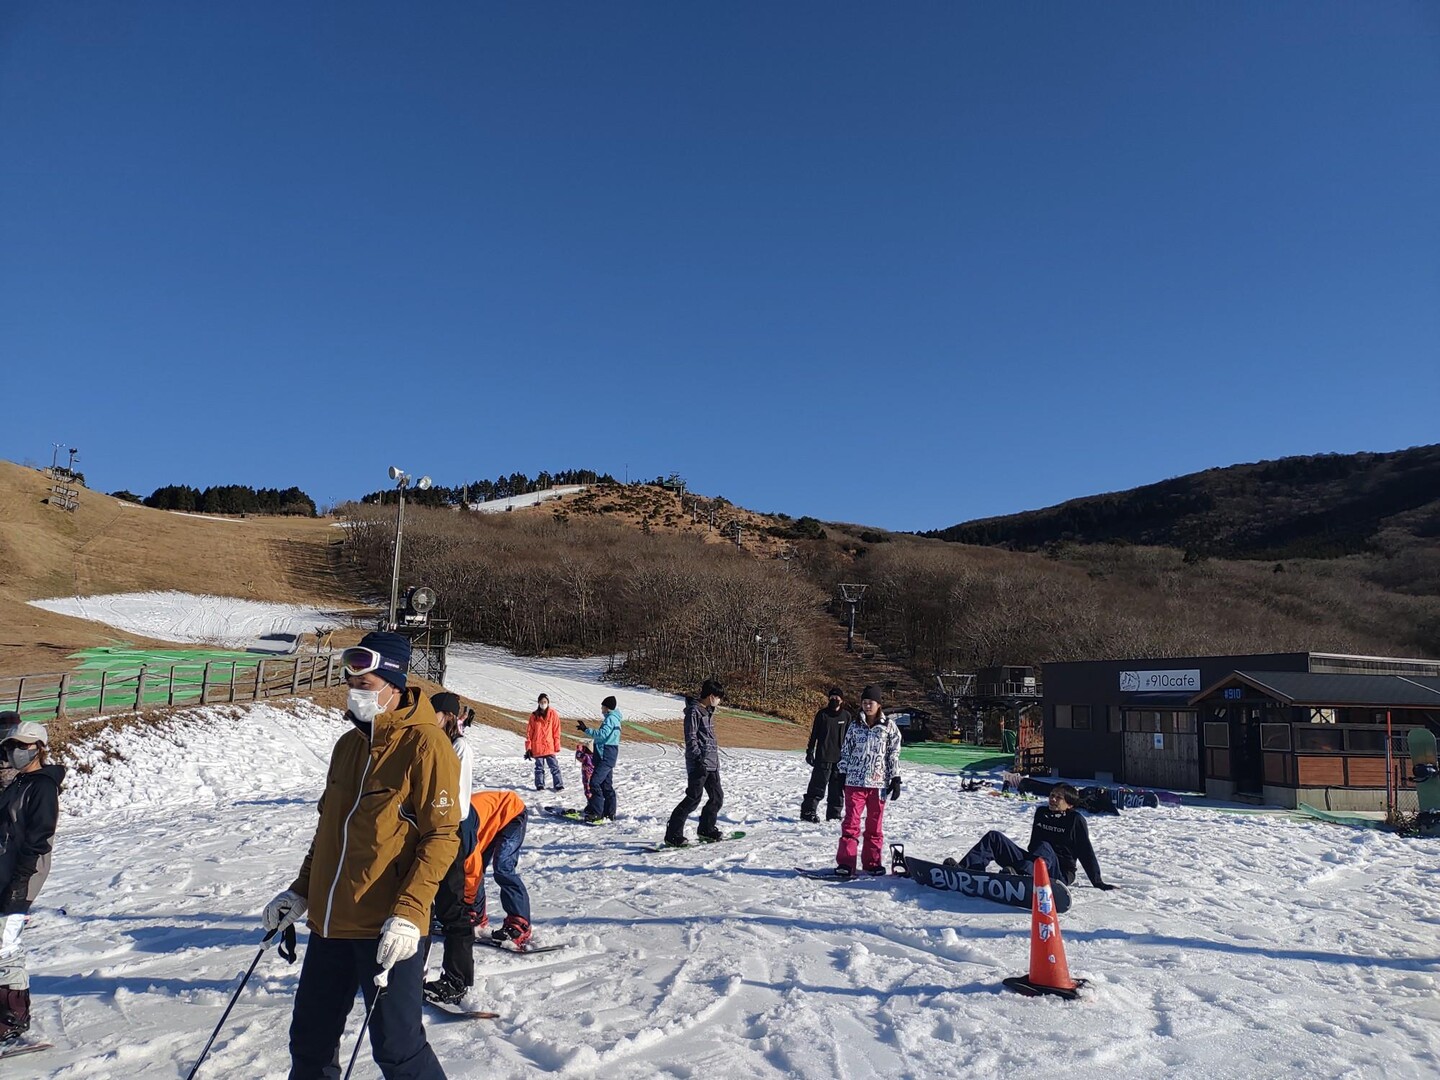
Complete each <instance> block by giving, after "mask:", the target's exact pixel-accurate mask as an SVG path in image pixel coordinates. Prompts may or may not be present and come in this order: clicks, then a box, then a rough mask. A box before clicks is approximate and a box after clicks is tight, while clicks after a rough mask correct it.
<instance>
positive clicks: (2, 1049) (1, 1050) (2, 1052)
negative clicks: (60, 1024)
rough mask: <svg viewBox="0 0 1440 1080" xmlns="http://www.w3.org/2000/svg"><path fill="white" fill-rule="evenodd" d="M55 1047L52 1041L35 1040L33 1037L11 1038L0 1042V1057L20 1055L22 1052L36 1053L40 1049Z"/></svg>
mask: <svg viewBox="0 0 1440 1080" xmlns="http://www.w3.org/2000/svg"><path fill="white" fill-rule="evenodd" d="M53 1049H55V1044H54V1043H47V1042H36V1041H35V1040H33V1039H11V1040H10V1041H8V1042H0V1058H10V1057H20V1056H21V1055H22V1054H38V1053H39V1052H40V1051H41V1050H53Z"/></svg>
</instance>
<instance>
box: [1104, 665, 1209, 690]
mask: <svg viewBox="0 0 1440 1080" xmlns="http://www.w3.org/2000/svg"><path fill="white" fill-rule="evenodd" d="M1181 691H1189V692H1190V693H1192V694H1198V693H1199V692H1200V669H1199V668H1194V669H1191V670H1188V671H1186V670H1172V671H1122V672H1120V692H1121V693H1122V694H1175V693H1180V692H1181Z"/></svg>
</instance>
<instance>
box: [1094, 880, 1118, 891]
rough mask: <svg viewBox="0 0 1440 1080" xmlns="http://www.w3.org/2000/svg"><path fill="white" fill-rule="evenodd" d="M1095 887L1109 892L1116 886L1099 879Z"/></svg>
mask: <svg viewBox="0 0 1440 1080" xmlns="http://www.w3.org/2000/svg"><path fill="white" fill-rule="evenodd" d="M1095 888H1097V889H1099V890H1100V891H1101V892H1109V891H1110V890H1111V889H1113V888H1115V886H1114V885H1111V884H1109V883H1108V882H1104V881H1097V882H1095Z"/></svg>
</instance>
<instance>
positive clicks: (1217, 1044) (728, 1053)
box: [3, 704, 1440, 1080]
mask: <svg viewBox="0 0 1440 1080" xmlns="http://www.w3.org/2000/svg"><path fill="white" fill-rule="evenodd" d="M343 730H344V725H343V721H342V720H341V718H340V717H339V715H338V714H337V713H335V712H332V711H328V710H324V709H320V708H318V707H315V706H312V705H301V706H300V707H298V709H297V710H296V711H295V712H294V713H293V714H292V713H289V712H286V711H282V709H280V708H278V707H276V706H275V705H271V704H258V705H253V706H246V707H243V708H242V707H231V706H227V707H223V708H221V707H209V708H206V709H196V710H194V711H192V712H190V713H187V714H185V717H184V718H182V719H180V720H178V721H176V722H175V723H174V724H172V725H170V726H168V727H163V728H157V727H143V728H130V729H126V730H123V731H120V732H117V733H110V734H107V735H105V736H102V737H101V738H100V740H99V741H97V742H95V743H93V744H91V746H90V748H89V749H88V751H87V752H86V753H85V754H84V759H85V760H86V762H87V767H88V768H89V769H90V771H89V772H86V773H81V772H75V773H72V776H71V779H70V781H69V783H68V784H67V787H66V790H65V793H64V796H63V802H64V806H65V818H64V821H63V823H62V828H61V832H60V836H59V839H58V842H57V847H56V855H55V869H54V872H53V875H52V877H51V880H50V881H49V883H48V884H47V886H46V889H45V891H44V893H43V894H42V896H41V898H40V903H39V905H38V906H37V909H36V911H35V912H34V917H33V921H32V925H31V926H30V927H29V929H28V930H27V932H26V943H27V946H28V947H29V951H30V959H31V971H32V977H33V992H34V995H35V1024H36V1029H37V1032H38V1033H39V1034H42V1035H44V1036H45V1037H46V1038H48V1039H51V1040H52V1041H54V1042H55V1043H56V1047H57V1048H56V1049H55V1050H53V1051H48V1052H46V1053H44V1054H41V1055H37V1056H35V1057H32V1058H27V1059H20V1060H17V1061H16V1062H13V1063H11V1062H7V1063H6V1067H5V1069H4V1070H3V1071H4V1075H5V1077H6V1078H7V1080H10V1078H12V1077H15V1078H19V1077H29V1076H35V1077H74V1078H80V1077H84V1078H87V1080H88V1078H101V1077H117V1078H118V1077H127V1078H128V1077H135V1076H183V1075H185V1073H186V1072H187V1071H188V1069H189V1066H190V1064H191V1063H192V1062H193V1060H194V1056H195V1055H196V1054H198V1053H199V1050H200V1048H201V1047H202V1046H203V1045H204V1043H205V1040H206V1038H207V1037H208V1035H209V1032H210V1030H211V1028H212V1027H213V1026H214V1024H215V1023H216V1021H217V1020H218V1019H219V1016H220V1013H221V1011H222V1010H223V1008H224V1006H225V1002H226V1001H227V1000H228V998H229V996H230V994H231V993H232V992H233V990H234V987H235V986H236V985H237V981H238V975H239V973H240V972H242V971H243V970H244V969H245V967H246V966H247V965H248V964H249V962H250V959H251V958H252V957H253V956H254V954H255V948H256V946H257V943H258V940H259V937H260V934H261V931H260V929H259V923H258V913H259V911H260V908H261V907H262V906H263V905H264V903H265V901H266V900H268V899H269V898H270V896H271V895H272V894H273V893H274V892H276V891H278V890H279V889H281V888H283V887H284V886H285V885H286V884H287V883H288V881H289V879H290V876H291V874H292V873H293V871H294V869H295V867H296V866H297V865H298V863H299V860H300V858H301V857H302V855H303V854H304V850H305V847H306V844H307V842H308V839H309V836H310V833H311V830H312V829H313V827H314V820H315V809H314V803H315V799H316V798H317V797H318V795H319V793H320V790H321V786H322V782H323V775H324V769H325V762H326V759H327V757H328V754H329V751H330V747H331V744H332V743H333V741H334V739H335V738H337V737H338V736H339V734H340V733H341V732H342V731H343ZM471 738H472V740H473V741H474V744H475V748H476V751H477V754H478V758H479V764H478V772H479V779H480V782H481V783H483V784H488V785H491V786H497V787H516V788H518V789H520V790H521V791H522V792H525V788H526V782H527V780H528V779H529V776H530V767H529V765H528V763H527V762H524V761H522V760H521V757H520V754H521V743H520V740H519V739H518V738H517V737H515V736H513V735H510V734H508V733H504V732H500V731H497V730H495V729H489V728H481V729H476V730H474V731H473V732H472V735H471ZM563 765H564V768H565V771H566V776H567V779H568V780H569V788H568V789H567V791H566V792H565V793H564V796H568V799H566V801H567V802H569V803H571V804H574V803H576V802H577V801H578V798H577V793H578V791H579V778H578V776H576V774H575V764H574V762H573V761H570V760H568V759H567V760H565V761H564V763H563ZM807 772H808V770H807V769H806V768H805V766H804V763H803V761H802V760H801V759H800V756H799V755H798V754H786V753H779V752H767V751H730V752H728V753H727V754H726V756H725V759H724V772H723V775H724V780H725V786H726V793H727V796H726V798H727V801H726V809H725V811H724V812H723V814H722V823H723V824H724V825H726V826H727V827H730V828H740V829H745V830H747V831H748V833H749V835H748V836H747V837H746V838H745V839H743V840H739V841H735V842H732V843H726V844H724V845H720V846H717V847H708V848H703V849H698V850H689V851H682V852H666V853H662V854H640V853H638V852H637V850H636V849H637V848H638V847H639V846H641V845H642V844H646V843H652V842H654V841H655V840H656V839H657V838H658V837H659V836H660V834H661V832H662V830H663V819H664V816H665V815H666V814H667V813H668V811H669V809H670V807H671V806H672V804H673V803H674V801H675V800H676V798H677V797H678V795H679V792H680V788H681V787H682V785H683V776H684V770H683V763H682V761H681V759H680V757H679V756H678V754H677V752H676V750H675V749H674V748H673V747H668V746H664V745H659V744H647V745H640V744H625V745H622V750H621V757H620V766H619V769H618V771H617V778H616V787H617V790H618V791H619V794H620V813H621V820H620V822H619V823H618V824H616V825H614V826H611V827H607V828H588V827H585V826H581V825H576V824H571V823H569V822H566V821H563V820H560V819H552V818H549V817H546V816H543V815H539V814H536V815H534V816H532V818H531V822H530V830H529V838H528V841H527V845H526V853H525V855H524V858H523V859H522V862H521V870H522V872H523V874H524V875H525V878H526V881H527V884H528V886H529V888H530V892H531V895H532V899H533V901H534V917H535V923H536V927H537V937H540V938H543V939H544V940H546V941H549V942H564V943H566V944H567V945H568V946H569V947H568V948H567V949H565V950H563V951H560V952H555V953H547V954H543V955H539V956H535V957H510V956H503V955H491V954H488V953H487V954H485V955H484V956H477V958H476V960H477V970H478V972H479V976H478V981H477V986H476V988H475V991H474V994H473V997H472V1003H473V1004H474V1005H476V1006H481V1007H486V1008H493V1009H495V1010H496V1011H498V1012H500V1013H501V1014H502V1019H500V1020H499V1021H495V1022H468V1021H460V1022H456V1021H453V1020H450V1019H449V1018H446V1017H443V1016H440V1015H438V1014H437V1015H434V1016H431V1017H429V1018H428V1019H429V1023H430V1036H431V1040H432V1042H433V1043H434V1045H435V1047H436V1049H437V1051H438V1053H439V1055H440V1057H441V1059H442V1060H443V1061H444V1063H445V1066H446V1069H447V1072H448V1074H449V1075H450V1076H451V1077H455V1078H466V1077H475V1078H479V1077H487V1078H512V1077H513V1078H520V1077H529V1076H533V1075H535V1074H537V1073H555V1074H558V1075H563V1076H605V1077H626V1078H649V1077H655V1078H659V1077H666V1078H671V1077H717V1078H742V1077H745V1078H748V1077H763V1078H775V1080H781V1078H789V1077H807V1078H815V1080H828V1078H831V1077H851V1078H861V1077H917V1078H919V1077H942V1076H999V1075H1046V1074H1048V1073H1049V1072H1051V1071H1052V1070H1058V1071H1059V1072H1060V1073H1062V1074H1063V1075H1067V1076H1076V1077H1092V1076H1093V1077H1106V1078H1112V1077H1137V1078H1139V1077H1147V1078H1148V1077H1155V1076H1161V1075H1164V1076H1171V1077H1195V1078H1203V1080H1215V1078H1223V1077H1235V1078H1240V1077H1245V1078H1250V1077H1260V1076H1279V1075H1289V1076H1304V1077H1307V1078H1317V1077H1387V1078H1388V1077H1433V1076H1434V1075H1436V1074H1437V1071H1440V1059H1437V1050H1440V1034H1437V1033H1440V998H1437V990H1440V940H1437V924H1440V916H1437V913H1436V905H1435V897H1436V895H1437V888H1440V881H1437V874H1436V871H1435V869H1434V867H1435V865H1436V862H1437V856H1440V843H1437V842H1436V841H1407V840H1402V839H1399V838H1397V837H1393V836H1388V835H1384V834H1380V833H1376V832H1368V831H1349V830H1346V829H1343V828H1340V827H1336V826H1331V825H1325V824H1319V823H1317V824H1303V823H1296V822H1290V821H1288V820H1284V819H1280V818H1271V817H1241V816H1230V815H1223V814H1217V813H1215V812H1213V811H1208V810H1200V809H1190V808H1173V809H1172V808H1165V809H1160V810H1135V811H1127V812H1126V813H1125V814H1123V815H1122V816H1121V817H1119V818H1094V819H1092V820H1091V828H1092V832H1093V835H1094V837H1095V841H1096V846H1097V848H1098V851H1099V854H1100V858H1101V861H1102V865H1103V866H1104V868H1105V871H1106V874H1107V876H1108V877H1110V878H1111V879H1112V880H1114V881H1116V882H1118V883H1119V884H1120V886H1121V888H1120V889H1119V890H1117V891H1115V892H1110V893H1101V892H1097V891H1095V890H1093V889H1088V888H1077V890H1076V895H1075V904H1074V907H1073V908H1072V909H1071V910H1070V912H1069V913H1068V915H1067V916H1065V917H1064V918H1062V927H1063V932H1064V936H1065V941H1066V945H1067V948H1068V950H1069V960H1070V966H1071V970H1072V972H1074V973H1075V974H1077V975H1081V976H1085V977H1087V978H1089V979H1090V980H1091V981H1092V987H1091V989H1090V990H1088V991H1087V992H1086V994H1085V997H1084V999H1083V1000H1082V1001H1079V1002H1076V1003H1070V1004H1065V1003H1061V1002H1057V1001H1046V1000H1040V1001H1032V1000H1026V999H1023V998H1019V997H1016V996H1014V995H1012V994H1008V993H1003V992H1001V990H1000V988H999V984H1000V980H1001V979H1002V978H1004V977H1005V976H1008V975H1014V974H1020V973H1023V972H1024V971H1025V970H1026V967H1027V962H1028V951H1027V950H1028V934H1029V922H1028V916H1027V914H1026V913H1025V912H1021V911H1016V910H1014V909H1011V908H1005V907H999V906H996V905H992V904H989V903H986V902H984V901H979V900H967V899H964V898H961V897H958V896H955V895H953V894H948V893H940V892H936V891H933V890H930V889H925V888H922V887H920V886H918V885H915V884H913V883H912V882H909V881H907V880H904V879H900V878H880V879H874V880H865V881H857V882H852V883H849V884H830V883H825V882H818V881H812V880H808V879H804V878H800V877H798V876H797V875H795V874H794V872H793V867H795V866H796V865H808V866H816V867H820V866H824V865H827V864H828V863H829V862H830V860H831V858H832V856H833V853H834V845H835V839H836V835H835V834H836V830H835V828H834V827H833V826H829V825H806V824H803V823H800V822H799V821H798V820H797V815H796V803H797V801H798V797H799V794H800V791H801V789H802V788H803V786H804V779H805V776H806V774H807ZM525 794H526V795H527V798H529V799H530V800H531V802H532V803H535V804H538V803H541V802H550V801H552V799H553V798H554V797H553V796H550V795H548V794H547V795H544V796H541V795H539V794H538V793H535V792H525ZM562 797H563V796H562ZM1033 809H1034V805H1033V804H1023V803H1018V802H1014V801H1011V800H1008V799H1000V798H993V797H989V796H987V795H985V794H983V793H973V794H966V793H962V792H961V791H960V790H959V782H958V779H957V778H956V777H955V776H953V775H946V774H941V773H936V772H926V771H921V770H918V769H914V768H910V769H907V775H906V787H905V793H904V797H903V798H902V799H901V801H900V802H899V803H896V804H894V805H892V806H891V807H890V808H889V810H888V812H887V830H886V831H887V837H888V838H889V839H893V840H900V841H903V842H905V843H906V845H907V846H908V848H909V850H910V851H911V852H912V853H915V854H920V855H930V856H937V857H938V856H944V855H947V854H951V853H958V852H959V851H961V850H962V849H963V848H965V847H966V846H967V845H968V844H969V843H970V842H972V841H973V840H974V839H975V838H976V837H977V836H978V835H979V834H980V832H982V831H983V830H984V829H987V828H990V827H1001V828H1004V829H1005V830H1007V831H1008V832H1010V833H1011V835H1013V836H1015V837H1017V838H1019V839H1021V840H1022V841H1023V839H1024V838H1025V836H1026V835H1027V833H1028V821H1029V818H1030V816H1031V814H1032V812H1033ZM491 889H492V891H491V903H492V905H494V904H496V903H498V898H497V896H496V895H495V893H494V890H493V885H492V887H491ZM303 940H304V938H303V935H302V942H303ZM297 971H298V967H288V966H286V965H285V964H284V963H283V962H282V961H281V960H280V959H279V958H278V957H276V956H275V955H273V953H267V954H266V957H265V959H264V960H262V962H261V964H260V966H259V968H258V969H257V971H256V974H255V975H254V976H253V977H252V978H251V980H250V983H249V984H248V985H247V987H246V988H245V991H244V992H243V993H242V995H241V997H240V1001H239V1003H238V1004H237V1006H236V1008H235V1011H234V1013H233V1014H232V1016H231V1018H230V1020H229V1021H228V1022H227V1024H226V1027H225V1030H224V1031H223V1032H222V1034H221V1036H220V1039H219V1040H218V1042H217V1045H216V1047H215V1049H214V1050H213V1051H212V1054H211V1057H210V1059H209V1060H208V1061H207V1062H206V1064H205V1067H204V1069H203V1070H202V1075H203V1076H205V1077H213V1078H216V1080H220V1078H224V1077H230V1078H233V1080H241V1078H243V1080H253V1078H254V1077H259V1076H282V1075H284V1072H285V1068H286V1050H285V1031H286V1025H287V1023H288V1020H289V1012H290V1007H291V1002H292V998H293V993H294V989H295V979H296V974H297ZM359 1020H360V1014H359V1012H358V1010H357V1011H356V1013H355V1014H354V1015H353V1016H352V1018H351V1024H350V1027H349V1029H348V1034H347V1039H346V1042H345V1043H344V1044H342V1049H343V1051H344V1052H345V1053H346V1054H347V1055H348V1053H349V1050H350V1047H351V1045H352V1040H353V1037H354V1034H355V1031H356V1029H357V1028H358V1025H359ZM367 1054H368V1051H367V1052H365V1053H362V1063H361V1064H360V1065H358V1066H357V1068H356V1075H357V1076H364V1077H374V1076H376V1075H378V1073H377V1071H376V1069H375V1067H374V1065H373V1064H372V1063H371V1062H370V1061H369V1060H368V1057H367Z"/></svg>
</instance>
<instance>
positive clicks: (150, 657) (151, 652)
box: [70, 645, 273, 671]
mask: <svg viewBox="0 0 1440 1080" xmlns="http://www.w3.org/2000/svg"><path fill="white" fill-rule="evenodd" d="M70 659H71V660H79V661H80V663H79V664H77V665H76V670H77V671H117V670H124V669H126V668H138V667H140V666H141V665H142V664H143V665H145V666H146V667H149V668H159V667H163V668H168V667H170V666H171V665H174V664H197V665H199V666H201V667H203V666H204V665H205V663H206V662H207V661H212V660H219V661H224V662H225V663H226V664H227V665H228V664H230V663H232V662H233V663H235V664H236V665H237V666H239V667H254V666H255V665H256V664H257V663H259V662H260V661H261V660H265V659H273V658H272V657H267V656H266V655H265V654H264V653H252V652H240V651H238V650H234V649H137V648H131V647H129V646H126V645H110V646H103V647H101V648H95V649H81V650H80V651H79V652H75V653H71V654H70ZM227 670H228V667H227Z"/></svg>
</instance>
